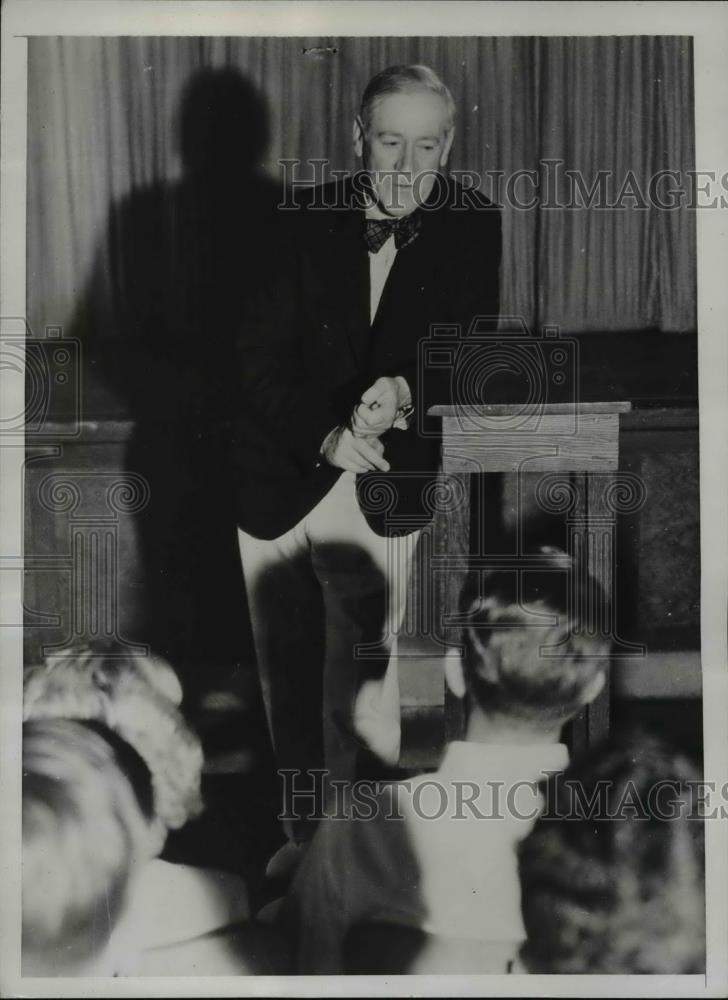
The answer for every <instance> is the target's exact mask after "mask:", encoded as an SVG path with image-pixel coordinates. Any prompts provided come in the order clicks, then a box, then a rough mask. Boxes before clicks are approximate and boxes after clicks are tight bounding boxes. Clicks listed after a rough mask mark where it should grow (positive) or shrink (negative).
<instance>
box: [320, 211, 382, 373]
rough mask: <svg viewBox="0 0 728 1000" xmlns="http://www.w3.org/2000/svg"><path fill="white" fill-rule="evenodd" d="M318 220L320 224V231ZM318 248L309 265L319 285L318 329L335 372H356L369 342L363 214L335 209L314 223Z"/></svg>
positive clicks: (363, 360)
mask: <svg viewBox="0 0 728 1000" xmlns="http://www.w3.org/2000/svg"><path fill="white" fill-rule="evenodd" d="M319 221H320V222H321V223H322V225H321V226H320V228H318V224H319ZM316 224H317V231H318V233H319V236H318V242H319V244H320V245H319V246H317V247H312V263H313V264H314V266H315V269H316V273H317V283H318V284H319V285H320V289H319V290H318V294H316V296H315V303H316V304H315V309H316V311H317V313H318V315H317V317H316V319H317V321H318V323H317V325H318V327H319V329H320V330H322V331H323V336H324V340H325V347H326V349H327V351H330V352H331V356H332V358H333V357H338V358H339V364H338V365H337V367H339V368H341V367H342V366H344V370H346V368H347V367H348V368H350V369H353V371H354V372H360V371H361V370H362V367H363V365H364V362H365V358H366V354H367V345H368V342H369V337H370V327H369V257H368V254H367V248H366V244H365V243H364V240H363V239H362V235H361V229H362V224H363V223H362V213H361V212H360V211H358V210H356V209H351V208H345V209H334V210H330V211H326V212H324V213H321V216H320V219H316Z"/></svg>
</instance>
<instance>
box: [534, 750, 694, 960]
mask: <svg viewBox="0 0 728 1000" xmlns="http://www.w3.org/2000/svg"><path fill="white" fill-rule="evenodd" d="M699 777H700V776H699V774H698V773H697V771H696V769H695V768H694V767H693V766H692V765H691V764H690V762H689V761H688V760H687V759H686V758H683V757H682V756H680V755H679V754H677V753H675V752H674V751H672V750H671V749H669V748H668V747H667V746H665V745H664V744H662V743H661V742H659V741H657V740H656V739H654V738H652V737H637V736H635V735H631V736H630V737H629V738H628V739H627V740H626V741H625V742H624V743H623V744H622V745H612V746H609V745H608V746H607V747H605V748H603V749H602V750H601V751H597V752H596V754H595V755H592V756H589V757H588V758H586V759H584V760H583V761H577V762H576V763H575V764H573V765H572V766H571V767H570V768H569V769H568V770H567V771H566V772H564V774H563V775H561V776H555V777H554V778H553V779H552V781H551V783H550V787H548V788H547V789H546V799H547V808H546V810H545V812H544V814H543V815H542V817H541V818H540V819H539V820H538V822H537V823H536V825H535V827H534V829H533V830H532V832H531V833H530V834H529V836H528V837H527V838H526V839H525V840H524V841H523V842H522V844H521V845H520V849H519V868H520V877H521V892H522V910H523V919H524V924H525V927H526V932H527V936H528V939H527V941H526V943H525V944H524V945H523V948H522V951H521V959H522V961H523V963H524V965H525V966H526V968H527V969H528V971H529V972H534V973H605V974H612V975H619V974H633V973H637V974H639V973H647V974H665V975H667V974H689V973H701V972H704V970H705V886H704V846H703V823H702V818H701V817H700V815H699V813H698V810H697V808H696V804H697V802H696V799H695V784H694V783H695V782H697V781H699Z"/></svg>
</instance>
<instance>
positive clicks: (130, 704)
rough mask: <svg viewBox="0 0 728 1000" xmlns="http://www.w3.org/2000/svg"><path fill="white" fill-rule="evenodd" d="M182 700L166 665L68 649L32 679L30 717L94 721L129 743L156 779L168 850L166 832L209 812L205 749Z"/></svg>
mask: <svg viewBox="0 0 728 1000" xmlns="http://www.w3.org/2000/svg"><path fill="white" fill-rule="evenodd" d="M180 697H181V691H180V687H179V682H178V680H177V678H176V675H175V674H174V671H173V670H172V668H171V667H169V665H168V664H166V663H165V662H164V661H161V660H158V659H153V658H145V657H131V656H127V655H123V654H122V653H119V652H117V651H116V650H115V649H109V650H106V651H102V652H95V651H93V650H89V649H80V650H73V649H69V650H63V651H61V652H60V653H59V654H57V655H56V656H54V657H53V658H52V659H48V660H47V662H46V663H45V664H44V665H43V666H41V667H37V668H31V669H29V670H28V671H27V673H26V677H25V683H24V695H23V717H24V719H26V720H29V719H42V718H67V719H79V720H95V721H97V722H101V723H103V724H104V725H105V726H108V727H109V729H112V730H113V731H114V732H115V733H117V734H118V735H119V736H120V737H121V738H122V739H124V740H126V741H127V742H128V743H129V744H130V745H131V746H132V747H133V748H134V749H135V750H136V752H137V753H138V754H139V755H140V757H141V758H142V759H143V760H144V762H145V763H146V765H147V767H148V768H149V771H150V773H151V775H152V785H153V789H154V808H155V813H156V816H157V818H158V821H159V825H160V827H161V829H160V845H159V846H160V849H161V845H162V843H163V839H164V836H165V835H166V831H167V830H171V829H178V828H179V827H181V826H183V825H184V824H185V823H186V822H187V820H188V819H191V818H192V817H194V816H196V815H198V814H199V812H200V811H201V809H202V800H201V795H200V779H201V774H202V763H203V755H202V747H201V744H200V741H199V739H198V737H197V736H196V735H195V734H194V733H193V732H192V731H191V730H190V728H189V727H188V726H187V724H186V722H185V720H184V718H183V716H182V714H181V712H180V710H179V708H178V707H177V705H178V703H179V701H180Z"/></svg>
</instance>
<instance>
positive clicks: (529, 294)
mask: <svg viewBox="0 0 728 1000" xmlns="http://www.w3.org/2000/svg"><path fill="white" fill-rule="evenodd" d="M399 62H424V63H427V64H428V65H430V66H432V67H433V69H435V70H436V71H437V72H438V73H440V74H441V76H442V77H443V79H444V80H445V81H446V82H447V83H448V85H449V86H450V87H451V89H452V91H453V95H454V97H455V101H456V104H457V107H458V128H457V133H456V139H455V143H454V146H453V152H452V162H451V166H452V167H453V168H456V169H462V170H474V171H478V172H479V174H481V175H482V176H483V180H482V185H481V187H482V189H483V191H484V192H485V193H486V194H488V195H494V194H495V195H497V194H498V193H499V192H498V191H497V188H498V183H497V176H498V175H500V178H501V181H500V183H501V187H502V186H503V184H504V183H505V181H506V179H507V178H508V177H512V175H513V174H514V172H515V171H526V170H530V171H534V172H535V173H536V175H537V176H538V185H537V195H538V199H539V207H536V208H531V209H523V208H518V207H516V206H513V205H505V207H504V213H503V225H504V260H503V267H502V273H501V287H502V309H503V312H504V313H505V314H507V315H516V316H522V317H523V318H524V319H525V320H526V322H527V323H529V324H531V325H536V326H538V325H539V324H544V323H548V324H552V325H557V326H559V327H560V328H561V329H562V330H564V331H565V332H575V331H579V332H582V331H587V332H588V331H595V332H599V333H604V334H608V333H609V332H610V331H616V330H638V329H653V328H654V329H658V330H662V331H666V332H669V331H694V330H695V327H696V289H695V268H696V248H695V219H694V212H691V211H689V210H688V209H686V208H685V207H682V208H678V209H675V210H660V209H659V208H656V207H654V206H651V205H647V206H646V207H644V208H642V207H640V205H639V201H640V198H639V196H635V197H634V198H630V196H629V194H628V193H626V194H625V196H624V198H623V204H624V207H623V208H600V207H595V206H594V205H593V206H592V207H591V208H587V207H581V208H580V207H575V208H567V209H563V208H562V209H558V208H553V207H549V205H548V199H549V192H548V191H547V190H546V186H547V184H549V183H551V181H552V180H553V178H552V177H551V176H550V175H549V174H548V169H547V168H546V167H544V163H546V162H547V161H559V162H561V164H562V166H561V168H559V169H560V171H561V174H560V175H559V176H557V177H556V179H555V181H554V191H556V194H557V195H561V196H562V197H564V196H568V194H569V190H570V189H569V183H568V181H567V179H566V178H565V176H564V175H563V172H564V171H566V170H572V171H577V172H579V174H580V176H581V177H582V178H583V182H584V183H585V184H586V185H587V187H589V186H591V185H592V183H593V182H594V179H595V177H597V176H598V172H599V171H608V172H609V174H610V177H611V178H612V186H611V191H610V193H611V195H613V196H614V195H615V193H619V191H620V190H621V189H622V186H623V185H624V183H626V182H629V178H630V177H632V178H633V186H634V185H636V186H637V188H638V189H639V192H640V193H641V194H643V195H646V193H647V188H648V184H649V179H650V177H652V176H654V174H655V173H656V172H657V171H659V170H673V171H679V172H680V173H681V174H684V173H685V172H686V171H689V170H692V169H694V167H695V164H694V134H693V85H692V49H691V41H690V39H688V38H679V37H672V36H670V37H657V36H656V37H652V36H650V37H599V38H589V37H572V38H526V37H495V38H477V37H466V38H459V37H453V38H435V37H433V38H416V37H412V38H388V37H381V38H278V37H276V38H258V37H256V38H203V39H198V38H168V37H149V38H143V37H140V38H76V37H62V38H55V37H54V38H31V39H30V40H29V102H28V109H29V131H28V144H29V145H28V173H29V187H28V195H29V201H28V318H29V321H30V323H31V327H32V328H33V329H34V330H35V331H36V332H38V333H41V332H42V331H43V329H44V327H45V326H47V325H64V326H68V324H69V323H70V322H71V319H72V317H73V314H74V309H75V307H76V305H77V302H78V299H79V297H80V296H81V295H82V294H83V291H84V287H85V286H86V284H87V282H88V281H89V280H90V276H91V274H92V272H94V273H96V274H97V277H98V275H99V274H101V276H102V284H103V280H106V281H107V282H108V275H107V276H106V278H105V279H104V278H103V275H104V272H105V261H104V254H105V252H106V251H105V249H104V246H105V245H104V239H103V234H104V232H105V228H106V226H107V222H108V217H109V212H110V210H111V208H112V206H113V205H115V204H117V203H118V202H119V201H120V200H121V199H123V198H125V197H126V196H128V195H129V193H130V192H133V191H138V190H143V189H146V188H149V187H151V186H153V185H165V184H170V183H172V182H175V181H176V180H178V179H179V178H180V177H181V175H182V173H183V164H182V160H181V156H180V148H179V112H180V107H179V105H180V99H181V96H182V94H183V90H184V88H185V85H186V84H187V83H188V81H189V80H190V79H191V78H192V77H193V76H194V75H195V74H196V73H197V72H199V71H200V70H202V69H205V68H210V67H212V68H224V67H226V68H233V69H235V70H237V71H238V72H239V73H240V74H241V75H242V76H244V77H246V78H247V79H248V80H249V81H250V82H251V83H252V84H253V85H254V86H255V87H256V88H258V90H259V91H260V93H261V95H262V97H263V98H264V100H265V103H266V105H267V108H268V116H269V148H268V154H267V157H266V164H267V168H268V170H269V171H270V172H272V173H275V172H276V170H277V169H278V167H277V165H278V161H279V160H280V159H281V158H289V159H291V158H297V159H300V160H302V161H307V160H309V159H320V158H323V157H327V158H328V159H329V161H330V166H331V167H332V168H334V169H351V168H353V167H354V165H355V163H354V159H353V154H352V151H351V123H352V116H353V114H354V113H355V111H356V109H357V106H358V101H359V97H360V94H361V92H362V89H363V87H364V86H365V84H366V82H367V80H368V79H369V77H370V76H371V75H372V74H373V73H374V72H376V71H377V70H378V69H380V68H382V67H384V66H386V65H390V64H392V63H399ZM236 127H240V126H239V123H236V122H235V121H234V120H231V121H230V129H231V130H234V129H236ZM488 172H490V173H488ZM555 172H556V173H558V171H555ZM519 190H521V191H525V192H526V193H528V191H529V190H530V188H529V186H528V182H527V181H524V183H523V184H522V186H521V188H519ZM551 193H552V194H553V192H551ZM503 194H504V192H503V191H502V190H501V191H500V195H501V200H503V197H502V196H503Z"/></svg>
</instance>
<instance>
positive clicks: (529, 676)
mask: <svg viewBox="0 0 728 1000" xmlns="http://www.w3.org/2000/svg"><path fill="white" fill-rule="evenodd" d="M533 563H534V568H532V569H525V568H519V569H502V570H501V569H499V570H494V571H488V572H476V573H472V574H471V576H470V577H469V579H468V582H467V583H466V585H465V587H464V589H463V594H462V598H461V617H460V621H461V623H462V625H463V645H464V654H463V656H462V658H460V657H453V656H450V657H448V658H447V663H446V672H447V679H448V684H449V686H450V688H451V690H452V691H453V692H454V693H455V694H456V695H459V696H461V697H462V696H466V698H467V705H468V709H469V712H470V713H471V715H472V714H478V715H480V716H486V717H487V718H488V719H490V720H491V721H494V720H501V721H502V722H503V721H505V722H507V724H508V725H510V726H513V727H515V726H518V727H519V728H520V729H524V728H525V729H527V728H529V727H533V728H536V729H549V730H552V731H554V732H558V730H559V729H560V727H561V726H562V725H563V724H564V723H565V722H567V721H568V720H569V719H571V718H572V717H573V716H574V715H575V714H576V713H577V712H578V711H579V710H580V709H581V708H582V707H583V706H584V705H586V704H588V703H589V702H590V701H592V700H593V699H594V698H595V697H596V695H597V694H598V693H599V692H600V691H601V689H602V687H603V685H604V681H605V676H606V670H607V667H608V658H609V646H610V644H609V641H608V639H606V638H605V637H604V636H603V635H600V628H599V625H600V623H601V622H603V621H606V620H607V615H606V614H605V608H606V600H607V599H606V596H605V595H604V592H603V590H602V588H601V587H600V586H599V584H598V583H597V582H596V581H595V580H594V579H593V578H592V577H589V576H587V575H586V574H585V573H584V572H583V571H582V570H581V569H580V568H579V567H577V566H575V565H574V564H573V562H572V560H571V559H570V558H569V557H568V556H567V555H566V554H565V553H563V552H560V551H558V550H555V549H550V548H549V549H547V548H543V549H541V550H539V552H538V554H537V555H536V556H535V557H534V559H533Z"/></svg>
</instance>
